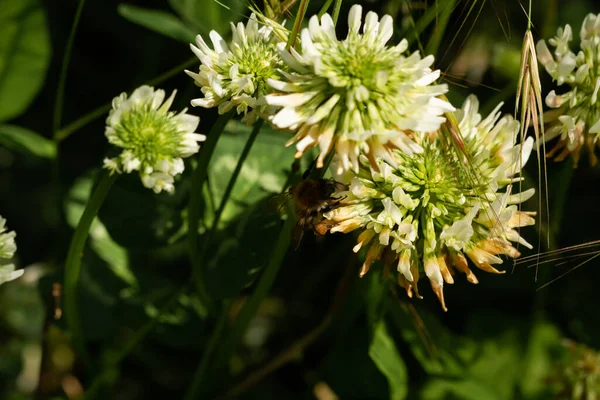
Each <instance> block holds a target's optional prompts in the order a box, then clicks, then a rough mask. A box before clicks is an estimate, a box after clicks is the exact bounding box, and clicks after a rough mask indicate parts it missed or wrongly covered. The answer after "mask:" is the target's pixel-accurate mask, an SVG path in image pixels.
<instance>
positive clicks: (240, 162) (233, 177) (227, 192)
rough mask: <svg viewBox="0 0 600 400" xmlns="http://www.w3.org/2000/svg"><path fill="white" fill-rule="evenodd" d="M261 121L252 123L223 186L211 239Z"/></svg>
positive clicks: (206, 245)
mask: <svg viewBox="0 0 600 400" xmlns="http://www.w3.org/2000/svg"><path fill="white" fill-rule="evenodd" d="M263 122H264V121H263V120H262V119H261V120H258V122H256V123H255V124H254V127H253V129H252V132H251V133H250V136H249V137H248V140H247V141H246V144H245V146H244V149H243V150H242V154H240V158H239V159H238V162H237V165H236V166H235V169H234V170H233V173H232V174H231V178H229V182H228V183H227V187H226V188H225V193H224V194H223V198H222V199H221V204H219V208H218V209H217V211H216V212H215V217H214V220H213V223H212V227H211V230H210V235H209V238H210V239H212V238H213V237H214V234H215V232H216V230H217V226H218V225H219V221H220V220H221V215H223V211H224V210H225V206H226V205H227V202H228V201H229V197H230V196H231V192H232V191H233V187H234V186H235V183H236V182H237V178H238V176H239V175H240V172H241V171H242V167H243V166H244V162H245V161H246V158H247V157H248V154H249V153H250V150H251V149H252V145H253V144H254V141H255V140H256V137H257V136H258V132H260V128H262V125H263ZM210 242H211V240H207V241H206V242H205V245H204V247H205V248H208V246H209V244H210ZM203 256H204V253H203Z"/></svg>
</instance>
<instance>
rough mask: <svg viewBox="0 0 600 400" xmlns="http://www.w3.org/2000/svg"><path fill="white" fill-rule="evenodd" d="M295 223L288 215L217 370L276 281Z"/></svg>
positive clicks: (242, 310) (222, 351)
mask: <svg viewBox="0 0 600 400" xmlns="http://www.w3.org/2000/svg"><path fill="white" fill-rule="evenodd" d="M295 224H296V221H295V220H294V219H293V218H289V217H288V219H286V220H285V223H284V225H283V227H282V230H281V233H280V235H279V240H278V241H277V243H276V244H275V246H274V249H273V252H272V253H271V258H270V259H269V263H268V264H267V266H266V268H265V270H264V272H263V274H262V276H261V277H260V280H259V281H258V284H257V286H256V289H255V290H254V293H252V295H250V297H249V298H248V299H247V300H246V302H245V303H244V306H243V307H242V309H241V311H240V313H239V314H238V317H237V318H236V320H235V323H234V325H233V327H232V329H231V331H230V333H229V336H227V338H226V339H225V341H224V343H223V346H222V348H221V349H222V350H221V352H220V354H219V356H218V357H217V360H216V363H215V365H214V367H215V369H216V370H218V369H220V368H221V367H222V366H223V365H224V364H225V363H226V362H227V360H229V358H230V357H231V355H232V354H233V351H234V350H235V348H236V346H237V345H238V342H239V341H240V339H241V338H242V335H243V334H244V333H245V332H246V330H247V329H248V325H249V324H250V321H251V320H252V318H253V317H254V314H256V311H257V310H258V307H259V306H260V304H261V303H262V301H263V300H264V299H265V297H267V295H268V294H269V291H270V290H271V287H272V286H273V283H274V282H275V278H276V277H277V273H278V272H279V267H280V266H281V263H282V261H283V258H284V257H285V254H286V253H287V249H288V247H289V245H290V242H291V239H292V235H291V233H292V228H293V227H294V225H295Z"/></svg>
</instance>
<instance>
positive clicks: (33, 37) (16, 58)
mask: <svg viewBox="0 0 600 400" xmlns="http://www.w3.org/2000/svg"><path fill="white" fill-rule="evenodd" d="M50 53H51V49H50V37H49V34H48V26H47V24H46V14H45V12H44V9H43V8H42V5H41V1H40V0H2V1H0V121H5V120H8V119H11V118H14V117H16V116H18V115H20V114H21V113H23V112H24V111H25V109H26V108H27V107H28V106H29V105H30V104H31V102H32V101H33V99H34V98H35V96H36V95H37V93H38V91H39V90H40V88H41V87H42V84H43V83H44V79H45V77H46V70H47V69H48V64H49V62H50Z"/></svg>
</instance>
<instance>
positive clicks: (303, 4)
mask: <svg viewBox="0 0 600 400" xmlns="http://www.w3.org/2000/svg"><path fill="white" fill-rule="evenodd" d="M308 2H309V0H300V5H299V6H298V12H297V13H296V19H295V20H294V26H293V28H292V32H291V33H290V37H289V38H288V41H287V44H286V46H285V48H286V49H288V50H289V49H290V47H294V43H296V38H297V37H298V32H300V27H301V26H302V20H303V19H304V14H306V8H307V7H308Z"/></svg>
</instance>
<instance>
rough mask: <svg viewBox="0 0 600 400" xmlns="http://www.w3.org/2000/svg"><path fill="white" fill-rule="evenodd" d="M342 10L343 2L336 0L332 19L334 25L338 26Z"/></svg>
mask: <svg viewBox="0 0 600 400" xmlns="http://www.w3.org/2000/svg"><path fill="white" fill-rule="evenodd" d="M341 8H342V0H335V4H334V5H333V13H332V14H331V19H332V20H333V24H334V25H337V20H338V17H339V16H340V9H341Z"/></svg>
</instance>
